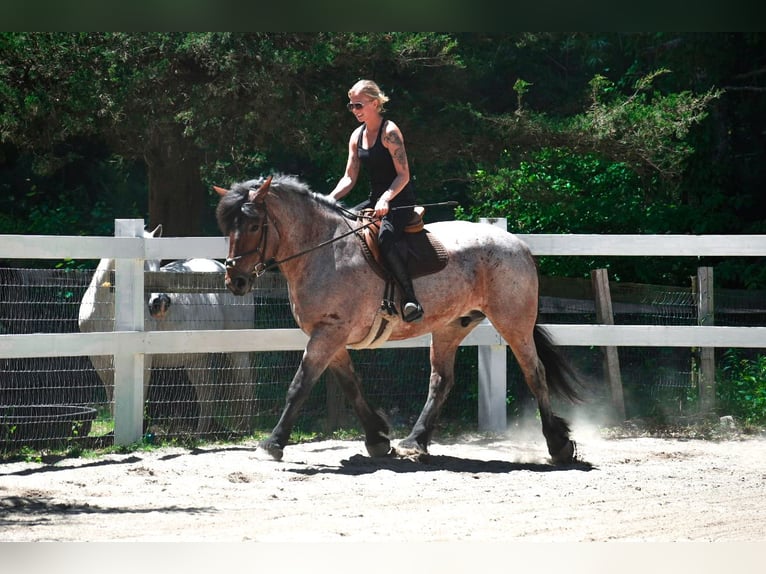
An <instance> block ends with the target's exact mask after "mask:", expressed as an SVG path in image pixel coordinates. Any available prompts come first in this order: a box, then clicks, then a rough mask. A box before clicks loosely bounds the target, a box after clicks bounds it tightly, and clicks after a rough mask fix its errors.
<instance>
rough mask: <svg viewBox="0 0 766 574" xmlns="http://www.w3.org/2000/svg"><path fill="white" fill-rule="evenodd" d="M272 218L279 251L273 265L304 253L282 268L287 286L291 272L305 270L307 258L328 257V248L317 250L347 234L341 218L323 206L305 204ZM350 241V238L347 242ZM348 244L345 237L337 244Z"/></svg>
mask: <svg viewBox="0 0 766 574" xmlns="http://www.w3.org/2000/svg"><path fill="white" fill-rule="evenodd" d="M280 207H281V206H280ZM274 218H275V220H276V221H275V225H276V227H277V233H278V234H279V247H278V249H277V253H276V257H275V258H276V259H277V261H281V260H283V259H287V258H290V257H293V256H295V255H297V254H298V253H303V252H306V253H305V254H304V255H301V256H300V257H296V258H295V259H293V260H292V261H289V262H287V263H286V264H285V265H284V266H282V271H283V273H284V274H285V277H286V279H287V280H288V282H289V281H290V278H291V277H290V275H291V273H290V270H291V268H296V269H298V270H300V269H302V268H303V267H304V266H305V264H306V260H307V258H314V257H317V256H319V257H322V256H326V255H327V254H328V253H331V252H332V247H331V246H329V245H328V246H324V247H319V246H320V245H321V244H322V243H325V242H328V241H332V239H333V237H337V236H339V235H341V234H342V233H344V232H347V231H349V230H350V227H349V226H348V225H347V224H346V223H345V222H344V220H343V216H342V215H340V214H334V213H332V212H331V211H330V210H329V209H327V208H325V207H324V206H321V205H314V204H312V203H311V202H310V201H307V200H305V201H304V202H302V203H300V204H298V205H292V204H290V206H289V208H287V209H285V208H282V209H279V210H278V211H275V213H274ZM353 239H354V238H353V236H352V237H351V240H353ZM348 240H349V238H348V237H346V238H343V239H340V240H339V241H348ZM314 248H316V249H314ZM290 263H293V265H290Z"/></svg>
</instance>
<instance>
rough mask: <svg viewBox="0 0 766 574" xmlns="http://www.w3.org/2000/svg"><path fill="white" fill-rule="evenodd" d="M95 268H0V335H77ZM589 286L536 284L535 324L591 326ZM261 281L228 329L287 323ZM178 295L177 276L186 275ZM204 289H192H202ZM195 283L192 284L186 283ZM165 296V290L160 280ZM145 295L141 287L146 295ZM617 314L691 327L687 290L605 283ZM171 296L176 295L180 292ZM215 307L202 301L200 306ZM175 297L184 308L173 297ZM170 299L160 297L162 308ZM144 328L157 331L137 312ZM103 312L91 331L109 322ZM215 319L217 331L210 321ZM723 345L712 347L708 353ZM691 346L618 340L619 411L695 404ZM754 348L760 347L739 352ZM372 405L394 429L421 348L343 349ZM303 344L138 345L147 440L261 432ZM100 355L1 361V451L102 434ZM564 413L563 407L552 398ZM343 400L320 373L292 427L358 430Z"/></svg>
mask: <svg viewBox="0 0 766 574" xmlns="http://www.w3.org/2000/svg"><path fill="white" fill-rule="evenodd" d="M92 277H93V271H92V270H78V269H69V270H63V269H57V270H50V269H20V268H0V334H4V335H16V334H27V333H72V332H78V331H79V326H78V316H79V313H80V307H81V302H82V300H83V297H84V294H85V291H86V288H87V287H88V284H89V283H90V281H91V279H92ZM587 283H588V282H587V281H585V282H584V283H583V282H580V283H578V282H576V281H575V282H570V283H569V287H564V288H561V287H556V286H554V285H553V284H549V283H546V282H545V281H544V282H543V285H542V287H541V293H542V296H541V300H540V322H541V323H571V324H582V323H585V324H587V323H595V322H596V319H595V309H594V304H593V298H592V295H591V294H589V293H588V288H587V285H586V284H587ZM275 284H276V285H277V286H279V280H278V279H277V280H276V282H275V281H271V282H269V283H268V285H264V286H263V287H262V288H259V287H258V286H256V289H255V290H254V291H253V292H252V293H251V294H249V295H248V296H246V297H242V298H237V300H236V302H235V303H232V304H233V305H236V312H237V313H238V314H241V316H242V317H243V318H245V319H243V322H242V323H240V324H238V325H237V326H236V327H235V328H294V327H295V323H294V320H293V318H292V315H291V312H290V305H289V301H288V299H287V296H286V290H285V288H284V285H282V286H281V287H280V288H276V289H275V288H274V285H275ZM184 285H185V287H184V289H185V290H186V291H187V292H188V290H189V288H188V279H187V280H186V281H185V283H184ZM201 288H202V287H201ZM562 289H563V292H562ZM192 290H193V289H192ZM169 295H170V298H171V302H172V300H173V298H174V297H175V296H176V295H175V294H174V293H173V290H172V288H171V289H169ZM147 296H148V294H147ZM612 298H613V301H614V316H615V323H616V324H652V325H694V324H696V321H697V311H696V301H695V297H694V293H693V292H692V290H691V288H689V289H683V288H675V287H656V286H651V287H650V286H639V285H621V284H614V285H613V287H612ZM715 298H716V316H715V320H716V324H717V325H733V326H755V325H760V326H762V325H764V324H765V323H764V320H765V319H766V301H765V300H764V299H766V296H765V295H764V293H763V292H739V291H726V290H720V291H716V294H715ZM179 300H181V299H179ZM211 304H212V303H211ZM181 305H182V304H181ZM180 308H181V307H180V305H179V304H176V305H175V308H174V305H173V304H171V306H170V307H169V310H168V314H169V316H171V317H172V314H173V313H178V312H179V309H180ZM190 315H191V316H192V317H194V318H195V320H196V321H197V322H196V323H195V324H194V326H192V327H188V325H187V327H188V328H193V329H204V328H206V327H205V326H204V321H203V322H202V323H200V321H202V320H203V318H204V316H205V313H204V312H203V310H201V309H193V310H192V311H191V314H190ZM147 321H148V322H147V326H146V328H147V329H152V328H162V327H161V325H157V323H156V322H155V323H152V322H151V321H150V320H149V319H147ZM113 325H114V322H113V316H112V317H107V318H106V320H104V321H103V327H102V328H101V329H99V330H109V329H112V328H113ZM209 328H217V327H212V326H211V327H209ZM725 351H726V350H725V349H720V350H718V352H719V353H723V352H725ZM562 352H563V353H564V354H565V356H566V357H567V358H568V359H569V360H570V361H571V362H572V363H573V364H574V365H575V366H576V367H577V368H578V370H580V372H581V373H582V374H583V380H584V381H585V382H586V389H585V392H584V395H585V396H584V399H585V403H584V405H583V406H581V407H577V408H578V409H584V410H583V411H582V412H585V411H588V412H591V413H604V412H606V411H608V409H609V389H608V388H607V386H606V385H605V384H604V379H603V376H602V370H603V366H602V351H601V349H600V348H598V347H564V348H562ZM695 352H696V351H695V350H694V349H686V348H679V347H673V348H661V347H653V348H641V347H620V348H619V358H620V367H621V373H622V382H623V388H624V394H625V405H626V414H627V417H628V418H632V417H644V416H663V417H666V418H673V417H682V416H684V415H686V414H688V413H689V412H690V408H691V407H690V405H693V401H694V394H695V387H694V378H693V370H694V361H695ZM747 352H748V353H750V354H752V355H753V356H757V355H760V354H762V350H760V349H750V350H748V351H747ZM351 355H352V359H353V360H354V363H355V366H356V370H357V372H358V374H359V375H360V377H361V379H362V381H363V384H364V388H365V391H366V394H367V396H368V398H369V400H370V402H371V403H372V404H373V405H375V406H377V407H379V408H381V409H382V410H383V411H384V412H385V413H387V414H388V416H389V418H390V420H391V423H392V425H393V426H394V428H395V429H407V428H408V427H409V426H411V425H412V423H413V422H414V420H415V418H416V417H417V415H418V414H419V412H420V410H421V408H422V406H423V403H424V401H425V399H426V395H427V392H428V381H429V376H430V365H429V360H428V355H429V352H428V349H427V348H408V349H378V350H374V351H373V350H370V351H351ZM300 358H301V352H298V351H277V352H252V353H230V354H226V353H205V352H204V349H189V352H188V353H185V354H183V355H182V357H181V360H179V356H176V355H173V356H171V355H151V356H150V355H147V360H146V366H147V368H148V369H149V372H150V376H149V386H148V388H147V392H146V396H145V398H146V404H145V411H144V420H145V430H146V436H147V437H149V438H151V437H158V438H159V437H161V438H163V439H173V438H185V437H201V436H204V437H205V438H223V437H228V436H235V435H240V434H248V433H252V432H254V431H268V430H270V429H271V428H272V427H273V425H274V424H275V423H276V421H277V420H278V418H279V415H280V413H281V410H282V407H283V405H284V400H285V394H286V390H287V386H288V385H289V383H290V381H291V380H292V378H293V375H294V374H295V371H296V369H297V368H298V365H299V362H300ZM477 363H478V358H477V349H476V347H461V348H460V350H459V352H458V357H457V362H456V385H455V388H454V390H453V391H452V393H451V395H450V397H449V399H448V401H447V403H446V404H445V406H444V409H443V412H442V417H441V422H442V423H447V424H449V423H452V422H459V423H466V422H475V420H476V413H477V410H478V375H477V370H478V368H477ZM113 370H114V366H113V360H112V357H111V356H100V357H47V358H46V357H44V358H27V359H0V450H5V451H7V450H17V449H19V448H23V447H25V446H29V447H33V448H42V447H52V446H54V447H55V446H66V445H72V444H83V445H91V444H96V445H103V444H109V442H110V436H111V433H112V431H113V425H114V423H113V407H114V405H113V402H112V401H113V398H112V393H111V392H110V391H109V381H110V375H111V376H112V377H113ZM559 408H560V409H566V407H565V406H564V405H561V406H560V407H559ZM507 411H508V414H509V416H510V417H520V416H525V415H527V414H529V413H534V412H536V407H535V405H534V401H533V399H532V397H531V395H530V393H529V391H528V390H527V389H526V386H525V384H524V383H523V381H522V379H521V376H520V373H519V372H518V369H517V367H516V364H515V361H514V360H513V357H512V354H511V353H510V351H508V391H507ZM356 426H357V423H356V420H355V418H354V415H353V413H352V412H351V410H350V408H349V406H348V405H347V404H346V403H345V401H344V399H343V397H342V396H341V395H340V392H339V390H338V389H337V388H336V386H335V385H334V382H333V380H332V378H331V376H330V375H329V374H325V375H323V376H322V378H321V379H320V381H319V382H318V383H317V386H316V387H315V389H314V391H313V392H312V394H311V396H310V398H309V400H308V401H307V403H306V404H305V406H304V408H303V410H302V415H301V417H300V419H299V420H298V421H297V424H296V429H297V430H301V431H304V432H315V431H325V432H326V431H330V430H332V429H335V428H338V427H344V428H356Z"/></svg>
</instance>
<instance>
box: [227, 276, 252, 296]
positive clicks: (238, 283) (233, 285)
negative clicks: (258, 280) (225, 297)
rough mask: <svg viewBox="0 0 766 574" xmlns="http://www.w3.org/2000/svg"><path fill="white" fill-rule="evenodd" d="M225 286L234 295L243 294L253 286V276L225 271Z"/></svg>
mask: <svg viewBox="0 0 766 574" xmlns="http://www.w3.org/2000/svg"><path fill="white" fill-rule="evenodd" d="M226 287H227V288H228V289H229V291H231V292H232V293H234V295H245V294H247V293H248V292H249V291H250V289H252V287H253V278H252V277H251V276H250V275H245V274H240V273H237V274H233V273H231V272H230V270H229V271H227V272H226Z"/></svg>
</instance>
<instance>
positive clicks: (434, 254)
mask: <svg viewBox="0 0 766 574" xmlns="http://www.w3.org/2000/svg"><path fill="white" fill-rule="evenodd" d="M370 211H371V210H370ZM422 218H423V210H422V208H421V209H420V210H416V214H415V218H413V219H414V220H413V222H412V223H411V224H410V225H408V226H407V228H406V229H405V233H404V235H403V237H402V239H400V240H399V241H398V242H397V244H396V248H397V249H398V250H399V254H400V255H401V256H402V260H403V261H405V263H406V265H407V271H408V272H409V274H410V277H412V278H413V279H414V278H416V277H423V276H424V275H430V274H432V273H437V272H438V271H441V270H442V269H444V268H445V267H446V266H447V262H448V261H449V254H448V253H447V250H446V248H445V247H444V245H443V244H442V242H441V241H439V240H438V239H437V238H436V237H434V235H433V234H432V233H430V232H429V231H428V230H427V229H425V227H424V226H423V219H422ZM368 221H369V219H365V218H360V220H359V222H358V223H359V225H363V224H365V223H367V222H368ZM379 230H380V226H379V225H377V224H375V225H369V226H367V227H366V228H365V229H363V230H362V233H361V234H359V235H361V239H362V247H363V249H362V250H363V252H364V255H365V257H366V258H367V261H369V263H370V265H371V267H372V268H373V269H374V270H375V272H376V273H377V274H378V275H380V276H381V277H382V278H383V279H388V273H387V272H386V271H385V269H386V266H385V263H384V262H383V260H382V259H381V256H380V250H379V249H378V232H379Z"/></svg>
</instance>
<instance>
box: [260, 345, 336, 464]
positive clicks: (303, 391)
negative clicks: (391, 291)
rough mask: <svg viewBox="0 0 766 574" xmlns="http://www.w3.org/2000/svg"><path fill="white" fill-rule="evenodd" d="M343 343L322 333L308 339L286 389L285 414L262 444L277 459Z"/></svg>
mask: <svg viewBox="0 0 766 574" xmlns="http://www.w3.org/2000/svg"><path fill="white" fill-rule="evenodd" d="M343 344H344V343H334V342H333V341H332V340H328V339H327V338H326V337H322V336H315V335H312V336H311V338H310V339H309V342H308V345H307V346H306V350H305V351H304V352H303V358H302V359H301V363H300V365H299V366H298V371H297V372H296V373H295V376H294V377H293V380H292V382H291V383H290V387H289V388H288V389H287V397H286V399H285V407H284V409H283V410H282V416H281V417H279V421H278V422H277V425H276V426H275V427H274V429H273V430H272V431H271V435H269V437H268V438H267V439H266V440H264V441H262V442H261V448H263V449H264V450H266V451H267V452H268V453H269V454H270V455H271V456H272V457H273V458H274V460H282V455H283V454H284V448H285V446H287V442H288V441H289V440H290V433H291V431H292V429H293V425H294V424H295V419H296V418H297V417H298V413H299V412H300V409H301V407H302V406H303V403H305V402H306V399H307V398H308V396H309V394H310V393H311V389H313V388H314V384H316V382H317V380H318V379H319V377H320V376H321V374H322V373H323V372H324V370H325V369H326V368H327V365H328V363H329V362H330V358H331V357H332V356H333V355H334V354H335V353H336V352H337V350H338V348H339V347H342V346H343Z"/></svg>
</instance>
